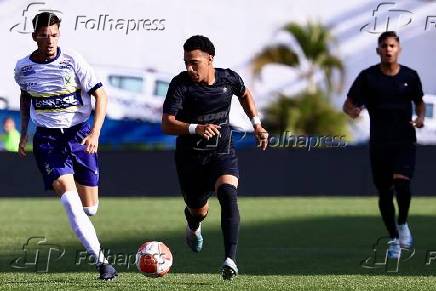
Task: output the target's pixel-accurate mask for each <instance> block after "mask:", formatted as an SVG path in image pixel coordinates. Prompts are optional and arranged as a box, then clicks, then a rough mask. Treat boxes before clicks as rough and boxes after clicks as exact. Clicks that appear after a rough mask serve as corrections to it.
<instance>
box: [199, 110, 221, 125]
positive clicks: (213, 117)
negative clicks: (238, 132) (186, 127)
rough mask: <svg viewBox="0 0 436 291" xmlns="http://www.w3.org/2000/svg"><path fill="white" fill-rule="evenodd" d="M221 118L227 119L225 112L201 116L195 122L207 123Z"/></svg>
mask: <svg viewBox="0 0 436 291" xmlns="http://www.w3.org/2000/svg"><path fill="white" fill-rule="evenodd" d="M223 118H227V111H221V112H217V113H210V114H206V115H201V116H199V117H198V118H197V120H198V122H209V121H212V120H217V119H223Z"/></svg>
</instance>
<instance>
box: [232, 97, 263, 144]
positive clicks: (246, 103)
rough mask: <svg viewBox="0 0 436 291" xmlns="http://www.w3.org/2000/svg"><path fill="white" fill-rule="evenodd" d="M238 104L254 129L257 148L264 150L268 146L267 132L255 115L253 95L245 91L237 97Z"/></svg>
mask: <svg viewBox="0 0 436 291" xmlns="http://www.w3.org/2000/svg"><path fill="white" fill-rule="evenodd" d="M239 103H241V106H242V108H243V109H244V111H245V114H247V116H248V117H249V118H250V119H251V122H252V124H253V127H254V134H255V136H256V139H257V141H258V146H259V147H260V148H261V149H262V150H265V149H266V147H267V146H268V132H267V131H266V129H265V128H263V127H262V125H261V124H260V119H259V117H258V115H257V109H256V104H255V103H254V98H253V95H252V94H251V92H250V90H248V89H245V92H244V94H243V95H242V96H241V97H239Z"/></svg>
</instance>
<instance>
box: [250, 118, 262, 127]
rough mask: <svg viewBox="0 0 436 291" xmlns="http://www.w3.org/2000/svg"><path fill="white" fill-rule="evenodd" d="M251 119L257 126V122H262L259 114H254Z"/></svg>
mask: <svg viewBox="0 0 436 291" xmlns="http://www.w3.org/2000/svg"><path fill="white" fill-rule="evenodd" d="M250 121H251V124H252V125H253V126H255V125H256V124H260V117H259V116H254V117H252V118H251V119H250Z"/></svg>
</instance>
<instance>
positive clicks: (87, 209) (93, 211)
mask: <svg viewBox="0 0 436 291" xmlns="http://www.w3.org/2000/svg"><path fill="white" fill-rule="evenodd" d="M97 210H98V200H97V203H96V204H95V205H94V206H88V207H83V211H84V212H85V213H86V215H88V216H94V215H96V214H97Z"/></svg>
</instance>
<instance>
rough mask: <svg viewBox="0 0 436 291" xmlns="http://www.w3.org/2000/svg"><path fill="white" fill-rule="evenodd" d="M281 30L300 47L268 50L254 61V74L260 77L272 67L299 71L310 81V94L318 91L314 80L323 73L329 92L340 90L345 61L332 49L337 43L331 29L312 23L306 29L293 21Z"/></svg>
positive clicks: (271, 48) (301, 75)
mask: <svg viewBox="0 0 436 291" xmlns="http://www.w3.org/2000/svg"><path fill="white" fill-rule="evenodd" d="M282 30H283V31H285V32H287V33H289V34H290V35H291V36H293V38H294V39H295V41H296V44H297V45H298V48H293V47H292V46H291V45H285V44H276V45H271V46H268V47H265V48H264V49H263V50H262V51H261V52H260V53H258V54H257V55H256V56H255V57H254V59H253V61H252V66H253V67H252V68H253V73H254V75H255V76H259V74H260V72H261V71H262V68H263V67H264V66H266V65H269V64H277V65H285V66H289V67H293V68H296V69H297V70H298V71H299V73H300V74H299V75H300V77H301V78H304V79H306V80H307V82H308V87H307V91H308V92H309V93H311V94H313V93H316V92H317V91H318V87H317V85H316V81H315V76H316V74H318V73H322V74H323V77H324V81H325V83H326V88H327V92H328V93H331V92H333V90H334V89H336V90H337V91H340V90H341V89H342V86H343V82H344V78H345V71H344V66H343V64H342V61H341V60H340V59H339V58H338V57H337V56H335V55H334V54H333V53H332V52H331V50H330V48H329V44H330V43H332V42H334V39H333V37H332V35H331V34H330V32H329V29H328V28H327V27H325V26H323V25H321V24H320V23H314V22H311V21H309V22H308V23H307V24H306V25H304V26H301V25H299V24H297V23H295V22H291V23H288V24H286V25H285V26H284V27H283V28H282ZM335 71H337V72H338V73H339V74H340V80H339V82H338V83H337V84H335V82H334V79H333V73H334V72H335ZM328 95H329V94H328Z"/></svg>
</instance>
